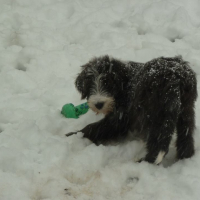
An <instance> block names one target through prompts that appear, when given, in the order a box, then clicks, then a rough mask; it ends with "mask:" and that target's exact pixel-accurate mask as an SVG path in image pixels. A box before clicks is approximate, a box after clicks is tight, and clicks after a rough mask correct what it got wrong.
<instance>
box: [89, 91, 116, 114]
mask: <svg viewBox="0 0 200 200" xmlns="http://www.w3.org/2000/svg"><path fill="white" fill-rule="evenodd" d="M98 102H103V103H104V105H103V107H102V108H101V109H98V108H96V106H95V104H97V103H98ZM88 105H89V107H90V108H91V109H92V110H93V111H94V112H95V113H96V114H100V113H102V114H104V115H107V114H109V113H110V112H112V111H113V108H114V105H115V101H114V98H113V97H109V96H102V95H100V94H95V95H92V96H90V98H89V99H88Z"/></svg>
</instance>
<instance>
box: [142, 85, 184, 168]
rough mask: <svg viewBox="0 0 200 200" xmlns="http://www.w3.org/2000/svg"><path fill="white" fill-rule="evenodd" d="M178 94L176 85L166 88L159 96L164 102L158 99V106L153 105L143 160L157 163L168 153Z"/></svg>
mask: <svg viewBox="0 0 200 200" xmlns="http://www.w3.org/2000/svg"><path fill="white" fill-rule="evenodd" d="M179 95H180V93H179V88H178V87H174V88H173V89H169V90H166V92H164V94H163V96H161V97H162V98H161V99H162V100H163V102H164V103H162V102H161V101H160V106H157V107H155V109H154V111H155V112H154V113H152V122H151V123H149V127H148V130H147V131H148V139H147V144H146V148H147V155H146V157H145V159H144V160H145V161H148V162H150V163H155V164H159V163H160V162H161V161H162V159H163V157H164V156H165V155H166V154H167V153H168V150H169V144H170V141H171V139H172V135H173V133H174V131H175V129H176V125H177V120H178V116H179V113H180V105H181V104H180V98H179ZM165 99H166V100H165ZM156 108H157V110H156ZM158 108H159V110H158Z"/></svg>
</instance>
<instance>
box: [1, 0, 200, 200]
mask: <svg viewBox="0 0 200 200" xmlns="http://www.w3.org/2000/svg"><path fill="white" fill-rule="evenodd" d="M104 54H109V55H112V56H114V57H117V58H120V59H123V60H134V61H139V62H146V61H148V60H150V59H152V58H155V57H158V56H174V55H182V56H183V58H184V59H185V60H187V61H189V62H190V63H191V66H192V68H193V69H194V70H195V71H196V73H197V75H198V80H199V82H200V76H199V75H200V1H199V0H160V1H159V0H123V1H122V0H104V1H100V0H99V1H98V0H84V1H83V0H0V200H73V199H77V200H105V199H109V200H122V199H123V200H133V199H134V200H200V135H199V134H200V124H199V122H200V100H198V101H197V104H196V124H197V129H196V131H195V148H196V154H195V156H194V157H192V158H191V159H187V160H182V161H178V162H175V148H174V145H173V144H172V145H171V148H170V152H169V154H168V156H167V157H166V158H165V160H164V161H163V163H162V164H161V165H159V166H155V165H151V164H148V163H145V162H142V163H140V164H139V163H135V162H134V157H135V156H136V155H137V154H138V152H140V150H141V148H142V145H141V144H140V143H137V142H136V141H132V142H129V143H127V144H123V145H118V146H102V145H101V146H95V145H94V144H92V143H91V142H90V141H88V140H86V139H82V138H81V134H79V135H74V136H71V137H69V138H66V137H65V133H68V132H70V131H74V130H78V129H79V128H82V127H84V126H85V125H86V124H88V123H91V122H94V121H97V120H98V119H99V118H100V116H96V115H95V114H94V113H92V112H89V113H87V114H86V115H84V116H82V117H81V118H80V119H78V120H75V119H66V118H64V117H63V116H61V114H60V109H61V107H62V106H63V105H64V104H65V103H69V102H71V103H73V104H75V105H77V104H80V103H82V102H84V101H80V95H79V94H78V92H77V91H76V89H75V87H74V79H75V77H76V75H77V73H78V72H79V70H80V65H82V64H84V63H86V62H87V61H88V60H89V59H90V58H92V57H93V56H99V55H104ZM198 89H199V84H198ZM65 189H66V190H65Z"/></svg>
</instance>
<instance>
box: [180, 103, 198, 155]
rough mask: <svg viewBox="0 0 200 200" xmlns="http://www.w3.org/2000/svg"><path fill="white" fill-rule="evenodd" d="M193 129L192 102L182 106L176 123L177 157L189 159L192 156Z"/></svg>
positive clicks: (193, 113)
mask: <svg viewBox="0 0 200 200" xmlns="http://www.w3.org/2000/svg"><path fill="white" fill-rule="evenodd" d="M194 128H195V112H194V102H191V103H188V104H187V105H184V106H183V109H182V111H181V113H180V115H179V118H178V123H177V141H176V147H177V157H178V159H183V158H190V157H191V156H193V155H194V140H193V132H194Z"/></svg>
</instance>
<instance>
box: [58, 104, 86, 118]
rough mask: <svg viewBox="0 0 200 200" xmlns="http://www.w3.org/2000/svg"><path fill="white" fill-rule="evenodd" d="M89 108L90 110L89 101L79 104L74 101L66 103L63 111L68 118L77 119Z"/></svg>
mask: <svg viewBox="0 0 200 200" xmlns="http://www.w3.org/2000/svg"><path fill="white" fill-rule="evenodd" d="M88 110H89V106H88V104H87V103H83V104H80V105H78V106H74V105H73V104H72V103H69V104H65V105H64V106H63V107H62V110H61V113H62V114H63V115H64V116H65V117H66V118H74V119H77V118H79V116H80V115H83V114H85V113H87V111H88Z"/></svg>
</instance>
